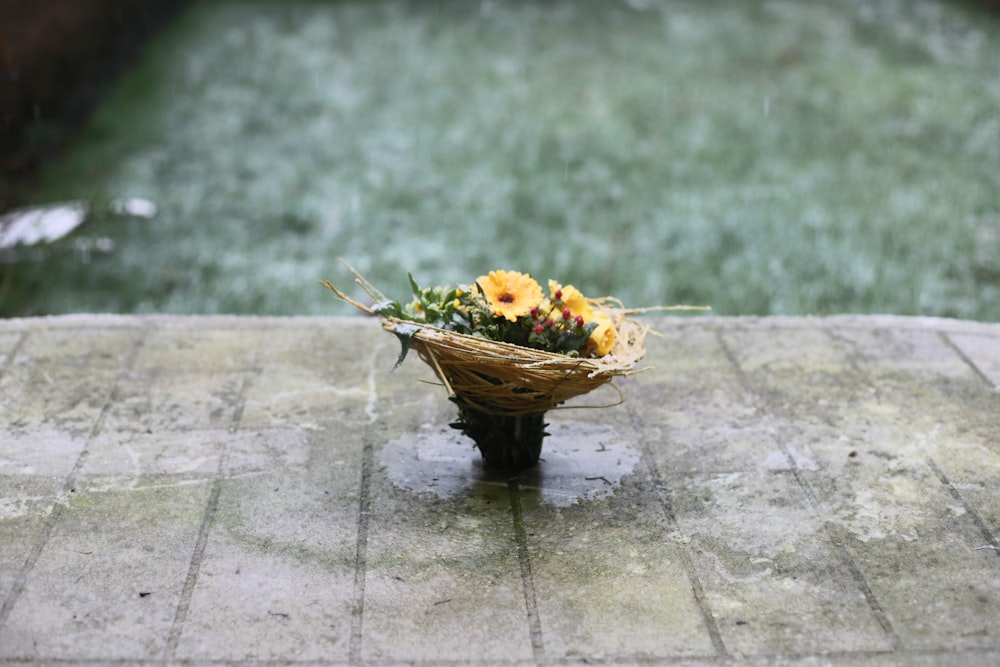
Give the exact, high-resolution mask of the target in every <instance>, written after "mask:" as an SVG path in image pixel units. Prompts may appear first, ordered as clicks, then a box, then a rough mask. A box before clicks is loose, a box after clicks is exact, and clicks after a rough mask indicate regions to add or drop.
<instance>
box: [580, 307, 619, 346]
mask: <svg viewBox="0 0 1000 667" xmlns="http://www.w3.org/2000/svg"><path fill="white" fill-rule="evenodd" d="M594 320H595V321H596V322H597V328H596V329H594V331H593V332H592V333H591V334H590V338H588V339H587V350H588V351H592V352H593V353H594V354H596V355H597V356H598V357H603V356H604V355H605V354H607V353H608V352H610V351H611V348H613V347H614V346H615V341H616V340H618V332H617V331H615V326H614V324H613V323H612V322H611V317H609V316H608V314H607V313H601V312H599V313H597V314H596V315H595V316H594Z"/></svg>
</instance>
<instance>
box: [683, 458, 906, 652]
mask: <svg viewBox="0 0 1000 667" xmlns="http://www.w3.org/2000/svg"><path fill="white" fill-rule="evenodd" d="M665 481H666V483H667V485H668V489H669V494H670V500H671V503H672V505H673V508H674V512H675V514H676V519H677V526H678V530H679V531H680V535H678V536H677V537H676V539H678V540H680V541H682V542H685V543H686V544H687V548H688V549H689V551H690V554H691V559H692V562H693V567H694V571H695V573H696V574H697V576H698V578H699V579H700V580H701V582H702V586H703V587H704V590H705V598H706V601H707V604H708V605H709V607H710V609H711V611H712V614H713V616H714V618H715V621H716V623H717V624H718V628H719V632H720V634H721V637H722V641H723V642H724V644H725V646H726V648H727V649H728V650H729V651H730V652H731V653H733V654H736V655H754V654H767V655H774V654H806V653H828V652H848V651H852V652H853V651H866V652H867V651H886V650H891V648H892V643H891V640H890V638H889V637H887V636H886V635H885V634H884V633H883V632H882V630H881V629H880V627H879V625H878V623H877V620H876V617H875V615H874V614H873V612H872V609H871V608H870V607H869V606H868V605H867V604H866V601H865V598H864V596H863V595H862V593H861V591H860V590H859V589H858V586H857V584H856V583H855V581H854V580H853V578H852V576H851V572H850V567H849V564H848V563H847V562H845V561H844V560H843V559H842V558H841V557H840V555H839V553H838V551H837V550H836V549H835V547H834V546H833V545H832V544H831V543H830V541H829V539H828V535H827V533H826V531H825V530H824V527H823V522H822V520H821V519H820V518H818V517H817V516H815V514H814V512H813V510H812V509H811V508H810V507H809V503H808V500H807V498H806V496H805V495H804V494H803V492H802V490H801V489H800V487H799V486H798V484H797V482H796V480H795V477H794V476H793V475H792V474H790V473H786V472H734V473H730V474H722V475H691V476H684V477H678V476H671V477H667V478H666V479H665Z"/></svg>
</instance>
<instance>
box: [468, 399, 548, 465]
mask: <svg viewBox="0 0 1000 667" xmlns="http://www.w3.org/2000/svg"><path fill="white" fill-rule="evenodd" d="M451 426H452V427H453V428H457V429H461V430H462V433H464V434H465V435H467V436H469V437H470V438H472V439H473V441H474V442H475V443H476V447H478V448H479V452H480V453H481V454H482V455H483V465H484V466H485V467H486V468H489V469H491V470H496V471H500V472H505V473H511V474H514V473H519V472H521V471H524V470H527V469H528V468H531V467H533V466H534V465H535V464H536V463H538V459H539V457H540V456H541V454H542V440H544V439H545V436H546V435H548V434H547V433H546V432H545V426H546V424H545V413H544V412H540V413H537V414H530V415H517V416H511V415H496V414H490V413H486V412H480V411H479V410H473V409H472V408H468V407H465V406H462V405H459V408H458V421H456V422H454V423H453V424H452V425H451Z"/></svg>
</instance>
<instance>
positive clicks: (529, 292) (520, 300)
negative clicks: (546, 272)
mask: <svg viewBox="0 0 1000 667" xmlns="http://www.w3.org/2000/svg"><path fill="white" fill-rule="evenodd" d="M476 285H477V286H478V287H479V289H480V290H481V291H482V293H483V296H484V297H486V302H487V303H488V304H489V305H490V309H491V310H492V311H493V314H494V315H495V316H497V317H505V318H507V319H508V320H510V321H511V322H516V321H517V318H518V317H521V316H522V315H527V314H528V313H530V312H531V309H532V308H534V307H536V306H538V305H539V304H540V303H541V302H542V288H541V286H540V285H539V284H538V283H536V282H535V280H534V279H533V278H532V277H531V276H529V275H528V274H527V273H519V272H517V271H490V275H488V276H479V278H478V279H477V280H476Z"/></svg>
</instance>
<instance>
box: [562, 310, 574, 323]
mask: <svg viewBox="0 0 1000 667" xmlns="http://www.w3.org/2000/svg"><path fill="white" fill-rule="evenodd" d="M571 317H573V311H572V310H570V309H569V308H563V319H564V320H568V319H569V318H571Z"/></svg>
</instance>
